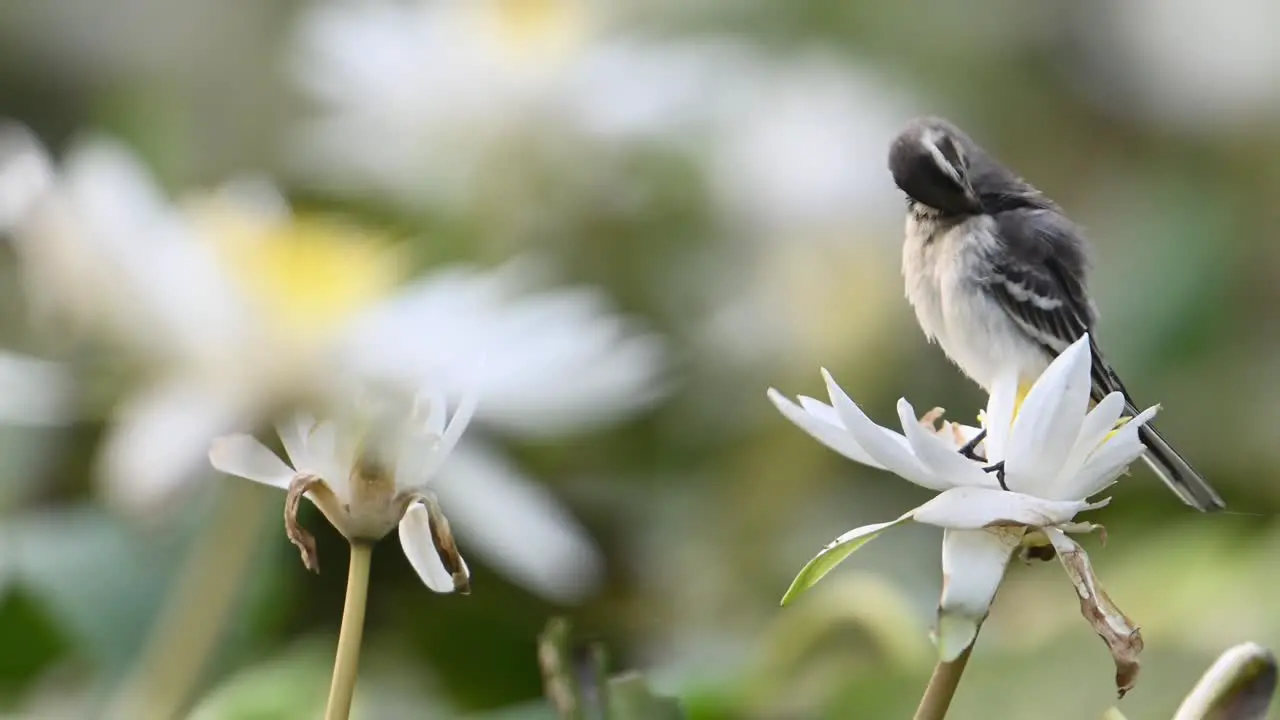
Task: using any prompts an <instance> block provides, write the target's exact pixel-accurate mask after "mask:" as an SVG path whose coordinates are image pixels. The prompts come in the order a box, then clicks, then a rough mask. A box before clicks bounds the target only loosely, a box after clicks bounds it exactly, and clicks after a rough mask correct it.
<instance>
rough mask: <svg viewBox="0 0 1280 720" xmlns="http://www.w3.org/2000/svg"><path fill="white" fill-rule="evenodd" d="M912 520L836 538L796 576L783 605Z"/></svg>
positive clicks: (895, 522)
mask: <svg viewBox="0 0 1280 720" xmlns="http://www.w3.org/2000/svg"><path fill="white" fill-rule="evenodd" d="M910 519H911V517H910V515H903V516H902V517H900V518H898V519H897V520H890V521H889V522H883V523H875V524H872V525H863V526H862V527H860V528H854V529H853V530H850V531H849V532H847V533H845V534H843V535H841V536H840V537H838V538H836V539H835V540H833V541H832V542H831V544H829V545H827V546H826V547H825V548H823V549H822V552H820V553H818V554H817V555H815V556H814V558H813V559H812V560H810V561H809V562H808V563H807V564H805V566H804V567H803V568H801V569H800V574H798V575H796V579H795V580H792V581H791V587H789V588H787V592H786V594H785V595H783V596H782V604H783V605H788V604H790V603H791V601H793V600H795V599H796V598H797V597H799V596H800V594H801V593H803V592H804V591H806V590H808V589H809V588H811V587H813V586H814V585H817V584H818V581H819V580H821V579H822V578H824V577H826V575H827V573H829V572H831V571H832V570H833V569H835V566H837V565H839V564H840V563H842V562H844V559H845V558H847V557H849V556H850V555H852V554H853V553H854V551H855V550H857V549H858V548H860V547H862V546H863V545H866V544H867V543H869V542H871V541H872V540H874V539H875V538H876V536H878V535H879V534H880V533H882V532H884V531H885V530H888V529H889V528H891V527H893V526H894V525H898V524H900V523H903V522H906V521H907V520H910Z"/></svg>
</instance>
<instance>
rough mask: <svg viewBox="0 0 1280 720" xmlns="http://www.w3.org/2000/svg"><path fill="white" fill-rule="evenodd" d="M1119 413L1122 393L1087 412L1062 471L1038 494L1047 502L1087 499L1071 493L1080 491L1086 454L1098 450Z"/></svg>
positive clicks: (1121, 405)
mask: <svg viewBox="0 0 1280 720" xmlns="http://www.w3.org/2000/svg"><path fill="white" fill-rule="evenodd" d="M1122 412H1124V394H1123V393H1120V392H1113V393H1111V394H1110V395H1107V396H1106V397H1105V398H1103V399H1102V401H1101V402H1099V403H1098V404H1097V405H1096V406H1095V407H1094V408H1093V410H1091V411H1089V414H1088V415H1086V416H1085V418H1084V424H1083V425H1081V426H1080V434H1079V436H1077V438H1076V443H1075V446H1074V447H1072V448H1071V454H1069V455H1068V456H1067V460H1066V462H1064V463H1063V464H1062V469H1061V470H1059V471H1058V477H1057V478H1056V479H1055V480H1054V481H1053V482H1052V483H1050V484H1049V485H1048V486H1046V487H1045V488H1044V489H1043V490H1042V491H1041V492H1039V493H1037V494H1039V495H1040V496H1041V497H1046V498H1049V499H1050V500H1079V499H1083V498H1085V497H1087V496H1086V495H1072V494H1071V493H1077V492H1080V487H1081V486H1080V483H1079V473H1080V468H1082V467H1084V463H1085V460H1088V459H1089V455H1091V454H1092V453H1093V451H1094V450H1096V449H1097V448H1098V445H1099V444H1101V443H1102V441H1103V439H1104V438H1106V436H1107V433H1109V432H1111V431H1112V430H1113V429H1114V428H1115V425H1116V420H1119V419H1120V413H1122Z"/></svg>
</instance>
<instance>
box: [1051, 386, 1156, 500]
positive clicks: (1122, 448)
mask: <svg viewBox="0 0 1280 720" xmlns="http://www.w3.org/2000/svg"><path fill="white" fill-rule="evenodd" d="M1157 409H1158V408H1156V407H1150V408H1147V409H1146V410H1144V411H1142V412H1141V413H1138V416H1137V417H1135V418H1133V419H1131V420H1129V422H1127V423H1125V424H1124V426H1122V427H1121V428H1120V429H1119V430H1117V431H1116V432H1115V434H1114V435H1112V436H1111V437H1110V438H1109V439H1108V440H1107V441H1106V442H1104V443H1102V445H1100V446H1099V447H1098V449H1097V450H1095V451H1094V452H1093V454H1092V455H1090V456H1089V459H1088V460H1086V461H1085V463H1084V467H1082V468H1080V471H1079V472H1078V473H1076V474H1075V477H1074V479H1073V480H1072V484H1071V486H1069V487H1068V488H1067V489H1066V491H1067V492H1071V493H1072V494H1073V497H1089V496H1090V495H1093V494H1095V493H1098V492H1101V491H1102V490H1103V489H1104V488H1106V487H1107V486H1108V485H1110V484H1111V483H1112V482H1114V481H1115V479H1116V478H1117V477H1119V476H1120V473H1122V472H1124V471H1125V468H1127V467H1129V465H1131V464H1132V463H1133V462H1134V461H1135V460H1137V459H1138V458H1139V457H1140V456H1141V455H1142V453H1143V451H1144V450H1145V448H1144V446H1143V444H1142V441H1141V440H1139V439H1138V429H1139V428H1140V427H1142V426H1143V425H1145V424H1147V423H1148V422H1150V421H1151V418H1153V417H1155V415H1156V410H1157Z"/></svg>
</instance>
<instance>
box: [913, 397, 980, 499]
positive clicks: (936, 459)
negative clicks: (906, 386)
mask: <svg viewBox="0 0 1280 720" xmlns="http://www.w3.org/2000/svg"><path fill="white" fill-rule="evenodd" d="M898 419H899V420H901V421H902V431H903V434H905V435H906V436H907V442H909V443H911V449H912V451H913V452H914V454H915V456H916V457H917V458H919V459H920V461H921V462H923V463H924V464H925V466H926V467H927V468H928V469H929V470H930V471H931V472H932V473H933V474H934V475H937V476H939V477H943V478H947V479H948V480H949V481H950V482H951V483H952V484H953V485H973V486H977V487H990V488H997V487H999V486H1000V484H999V482H998V481H997V480H996V479H995V478H994V477H992V476H991V475H990V474H988V473H985V472H983V471H982V467H981V466H980V465H979V464H978V463H976V462H974V461H972V460H970V459H968V458H966V457H964V456H963V455H961V454H960V453H959V452H957V448H955V447H954V446H953V445H952V444H951V443H948V442H947V441H945V440H943V439H942V438H940V437H938V436H937V435H935V434H934V433H932V432H929V431H928V430H926V429H925V428H924V426H923V425H921V424H920V420H919V419H918V418H917V417H916V411H915V408H913V407H911V403H909V402H907V399H906V398H901V399H899V400H898Z"/></svg>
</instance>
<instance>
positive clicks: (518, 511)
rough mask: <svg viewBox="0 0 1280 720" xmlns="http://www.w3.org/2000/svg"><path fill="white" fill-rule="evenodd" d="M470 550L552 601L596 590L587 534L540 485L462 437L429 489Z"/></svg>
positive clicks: (599, 564)
mask: <svg viewBox="0 0 1280 720" xmlns="http://www.w3.org/2000/svg"><path fill="white" fill-rule="evenodd" d="M433 488H434V491H435V493H436V495H437V496H438V497H439V498H440V504H441V506H442V507H443V508H445V510H446V511H447V512H448V513H449V518H450V520H452V521H453V524H454V525H455V528H456V532H457V534H458V536H459V537H461V538H462V541H463V542H464V543H465V544H466V547H467V548H468V549H469V552H474V553H477V554H480V555H483V557H484V560H485V561H486V562H488V564H489V565H490V566H492V567H493V568H494V569H496V570H498V571H499V572H501V573H502V574H503V575H505V576H507V577H509V578H511V579H512V580H515V581H516V582H519V583H520V584H522V585H524V586H526V587H528V588H529V589H531V590H533V591H535V592H537V593H538V594H540V595H542V596H543V597H546V598H548V599H550V600H553V601H556V602H574V601H577V600H580V599H581V598H583V597H585V596H586V595H588V594H589V593H591V592H592V591H594V590H595V589H596V587H597V586H598V584H599V582H600V578H601V575H602V574H603V570H604V563H603V560H602V559H601V557H600V555H599V551H598V550H597V549H596V546H595V543H594V542H593V541H592V539H591V536H590V535H589V534H588V533H587V532H586V530H585V529H583V527H582V525H581V524H580V523H579V522H578V521H577V519H576V518H574V516H573V515H572V514H571V513H570V512H569V511H568V510H567V509H566V508H565V507H564V506H563V505H562V504H561V503H560V501H559V500H558V499H557V498H556V497H555V495H553V494H552V493H551V492H549V491H548V490H547V489H546V488H545V487H544V486H543V485H542V484H540V483H538V482H537V481H536V480H534V479H533V478H530V477H528V476H527V475H525V474H524V473H523V472H521V470H520V469H519V468H518V467H516V466H515V465H514V464H513V463H511V462H508V461H507V460H506V459H505V458H503V457H502V456H501V455H500V454H499V453H498V452H497V451H496V450H495V449H494V448H491V447H489V446H488V445H486V444H484V443H482V442H479V441H478V440H477V439H476V438H470V437H469V438H467V439H466V440H465V441H463V442H462V443H460V444H459V445H458V447H457V448H455V449H454V451H453V453H452V454H451V456H450V458H449V461H448V462H447V463H445V464H444V466H443V467H441V469H440V473H439V475H438V477H437V478H436V481H435V483H434V485H433Z"/></svg>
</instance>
